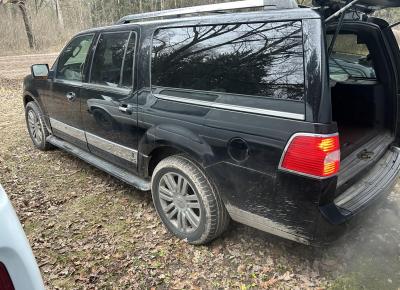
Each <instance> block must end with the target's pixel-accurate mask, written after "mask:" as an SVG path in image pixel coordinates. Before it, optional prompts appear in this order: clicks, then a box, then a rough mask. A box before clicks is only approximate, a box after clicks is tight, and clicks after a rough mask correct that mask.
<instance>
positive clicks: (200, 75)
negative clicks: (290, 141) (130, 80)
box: [151, 21, 305, 113]
mask: <svg viewBox="0 0 400 290" xmlns="http://www.w3.org/2000/svg"><path fill="white" fill-rule="evenodd" d="M151 68H152V69H151V72H152V75H151V78H152V89H153V92H154V93H158V94H164V95H170V96H174V97H180V98H186V99H194V100H199V101H206V102H213V103H223V104H231V105H238V106H244V107H255V108H262V109H274V108H276V107H278V106H277V101H281V102H283V103H285V104H286V105H283V106H282V105H281V106H280V107H281V108H282V107H283V108H284V110H288V111H295V112H299V113H304V103H303V101H304V91H305V90H304V60H303V45H302V24H301V22H300V21H291V22H272V23H246V24H230V25H210V26H195V27H180V28H166V29H159V30H158V31H156V33H155V34H154V39H153V50H152V67H151ZM294 103H297V105H296V104H294Z"/></svg>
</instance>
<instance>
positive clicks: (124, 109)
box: [118, 104, 133, 115]
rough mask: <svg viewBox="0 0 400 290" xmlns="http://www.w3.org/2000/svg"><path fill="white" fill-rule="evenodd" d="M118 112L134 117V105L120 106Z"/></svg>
mask: <svg viewBox="0 0 400 290" xmlns="http://www.w3.org/2000/svg"><path fill="white" fill-rule="evenodd" d="M118 110H119V111H120V112H122V113H124V114H128V115H132V113H133V106H132V105H126V104H123V105H120V106H119V107H118Z"/></svg>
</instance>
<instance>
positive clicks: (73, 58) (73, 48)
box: [57, 34, 94, 81]
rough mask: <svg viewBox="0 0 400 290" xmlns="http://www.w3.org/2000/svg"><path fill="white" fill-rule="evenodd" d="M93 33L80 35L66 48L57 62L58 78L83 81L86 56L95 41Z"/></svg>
mask: <svg viewBox="0 0 400 290" xmlns="http://www.w3.org/2000/svg"><path fill="white" fill-rule="evenodd" d="M93 36H94V35H93V34H91V35H83V36H78V37H76V38H75V39H73V40H72V41H71V42H70V43H69V44H68V45H67V47H66V48H65V49H64V51H63V52H62V54H61V55H60V58H59V60H58V64H57V78H58V79H63V80H69V81H82V80H83V71H84V64H85V61H86V57H87V55H88V52H89V48H90V45H91V44H92V41H93Z"/></svg>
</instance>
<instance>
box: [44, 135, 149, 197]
mask: <svg viewBox="0 0 400 290" xmlns="http://www.w3.org/2000/svg"><path fill="white" fill-rule="evenodd" d="M46 140H47V142H49V143H50V144H53V145H54V146H56V147H58V148H60V149H63V150H65V151H67V152H68V153H70V154H72V155H74V156H76V157H78V158H80V159H82V160H83V161H85V162H87V163H89V164H91V165H93V166H95V167H97V168H99V169H101V170H103V171H105V172H106V173H108V174H110V175H112V176H114V177H116V178H118V179H120V180H122V181H123V182H126V183H128V184H129V185H132V186H134V187H136V188H137V189H139V190H142V191H149V190H150V189H151V185H150V182H149V181H146V180H144V179H142V178H140V177H137V176H136V175H134V174H132V173H130V172H128V171H127V170H124V169H122V168H120V167H118V166H115V165H114V164H112V163H110V162H108V161H105V160H103V159H101V158H99V157H97V156H95V155H93V154H91V153H89V152H87V151H85V150H82V149H80V148H78V147H76V146H74V145H72V144H70V143H68V142H66V141H64V140H62V139H59V138H57V137H55V136H49V137H47V139H46Z"/></svg>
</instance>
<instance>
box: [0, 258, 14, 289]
mask: <svg viewBox="0 0 400 290" xmlns="http://www.w3.org/2000/svg"><path fill="white" fill-rule="evenodd" d="M0 290H14V285H13V282H12V281H11V278H10V275H9V274H8V272H7V269H6V266H4V265H3V264H2V263H0Z"/></svg>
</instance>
